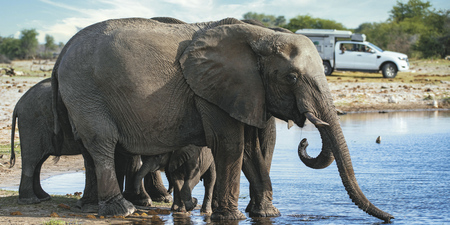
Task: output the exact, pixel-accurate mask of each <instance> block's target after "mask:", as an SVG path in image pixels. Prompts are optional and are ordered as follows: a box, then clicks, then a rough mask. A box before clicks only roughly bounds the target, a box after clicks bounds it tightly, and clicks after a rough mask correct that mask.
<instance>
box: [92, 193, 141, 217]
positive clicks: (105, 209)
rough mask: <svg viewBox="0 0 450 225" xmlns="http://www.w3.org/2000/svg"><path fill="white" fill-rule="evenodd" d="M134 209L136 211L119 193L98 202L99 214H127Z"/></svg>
mask: <svg viewBox="0 0 450 225" xmlns="http://www.w3.org/2000/svg"><path fill="white" fill-rule="evenodd" d="M134 211H136V208H135V207H134V205H133V204H132V203H131V202H129V201H127V200H125V198H123V196H122V195H121V194H119V195H117V196H115V197H112V198H111V199H109V200H106V201H100V202H99V203H98V215H99V216H128V215H131V214H132V213H133V212H134Z"/></svg>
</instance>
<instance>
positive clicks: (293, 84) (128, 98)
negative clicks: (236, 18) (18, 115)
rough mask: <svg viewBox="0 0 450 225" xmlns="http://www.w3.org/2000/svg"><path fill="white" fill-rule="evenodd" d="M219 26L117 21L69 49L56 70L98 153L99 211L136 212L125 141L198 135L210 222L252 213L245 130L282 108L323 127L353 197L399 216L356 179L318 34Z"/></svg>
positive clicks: (372, 210) (183, 140) (135, 144)
mask: <svg viewBox="0 0 450 225" xmlns="http://www.w3.org/2000/svg"><path fill="white" fill-rule="evenodd" d="M221 24H223V23H222V22H221V21H219V22H210V23H199V24H166V23H160V22H157V21H155V20H150V19H140V18H129V19H118V20H108V21H104V22H100V23H97V24H94V25H92V26H89V27H87V28H85V29H83V30H81V31H80V32H78V33H77V34H76V35H75V36H74V37H72V39H71V40H70V41H69V42H68V43H67V45H66V47H65V48H64V49H63V51H62V53H61V55H60V56H59V58H58V61H57V63H56V65H55V68H54V70H53V75H52V79H53V80H52V86H53V88H54V96H55V95H56V94H57V93H58V92H59V93H60V94H61V97H62V100H63V102H64V104H65V105H66V107H67V109H68V112H69V115H70V117H71V118H72V121H73V126H74V129H75V130H76V131H77V132H78V134H79V136H80V138H81V140H82V141H83V143H84V145H85V147H86V148H87V150H88V151H89V153H90V154H91V155H92V157H93V159H94V162H95V169H96V173H97V179H98V182H97V183H98V187H99V201H100V203H99V214H100V215H129V214H131V213H132V212H133V211H134V210H135V208H134V206H133V205H132V204H131V203H129V202H128V201H126V200H125V199H123V197H122V195H121V194H120V190H119V188H118V185H117V182H116V181H115V179H116V178H115V172H114V169H113V168H114V148H115V146H116V145H120V146H122V148H124V149H125V150H126V151H128V152H130V153H133V154H139V155H158V154H164V153H167V152H171V151H173V150H175V149H178V148H179V147H180V146H186V145H189V144H193V145H197V146H205V145H206V146H208V147H209V148H211V150H212V152H213V155H214V159H215V164H216V171H217V182H216V186H215V190H214V194H215V195H216V198H215V199H216V207H214V208H213V214H212V216H211V217H212V219H243V218H245V216H244V215H243V214H242V213H241V212H240V211H239V210H238V207H237V206H238V198H239V179H240V170H241V168H242V161H243V160H242V159H243V153H244V149H245V147H246V146H245V145H246V140H245V136H246V135H245V131H246V129H247V130H249V129H248V128H264V127H265V125H266V123H267V120H268V119H269V115H273V116H275V117H278V118H280V119H282V120H286V121H287V120H293V121H294V122H295V123H296V124H297V125H298V126H300V127H303V126H304V123H305V121H306V119H308V120H310V121H311V122H312V123H313V124H315V125H316V127H318V129H319V131H320V132H321V134H322V138H323V140H322V141H323V145H324V149H331V151H332V153H333V156H334V157H335V159H336V164H337V165H338V168H339V171H340V175H341V178H342V181H343V184H344V186H345V187H346V189H347V191H348V193H349V196H350V198H352V199H353V201H354V202H355V203H356V204H357V205H358V206H359V207H360V208H361V209H363V210H364V211H366V212H367V213H369V214H370V215H373V216H376V217H378V218H380V219H383V220H385V221H388V220H390V219H391V218H392V216H391V215H390V214H388V213H386V212H384V211H382V210H380V209H378V208H376V207H375V206H374V205H372V204H371V203H370V201H368V200H367V198H366V197H365V196H364V195H363V193H362V191H361V190H360V188H359V186H358V184H357V182H356V179H355V177H354V172H353V168H352V165H351V160H350V156H349V151H348V148H347V145H346V143H345V139H344V136H343V134H342V130H341V128H340V125H339V120H338V118H337V115H336V111H335V108H334V106H333V102H332V98H331V94H330V91H329V88H328V85H327V81H326V78H325V75H324V73H323V66H322V60H321V59H320V57H319V55H318V53H317V50H316V49H315V47H314V45H313V44H312V42H311V41H310V40H309V39H308V38H306V37H304V36H301V35H296V34H288V33H281V32H275V31H272V30H269V29H265V28H262V27H258V26H254V25H249V24H244V23H243V24H232V25H221ZM54 107H57V106H54ZM55 130H56V131H57V130H58V129H57V127H56V129H55ZM250 130H252V129H250ZM148 146H152V148H151V149H152V150H151V151H149V148H148Z"/></svg>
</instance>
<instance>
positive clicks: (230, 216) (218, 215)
mask: <svg viewBox="0 0 450 225" xmlns="http://www.w3.org/2000/svg"><path fill="white" fill-rule="evenodd" d="M245 219H246V217H245V215H244V214H243V213H242V212H241V211H239V210H237V209H236V210H234V211H225V210H223V211H221V210H216V211H215V212H213V213H212V214H211V220H245Z"/></svg>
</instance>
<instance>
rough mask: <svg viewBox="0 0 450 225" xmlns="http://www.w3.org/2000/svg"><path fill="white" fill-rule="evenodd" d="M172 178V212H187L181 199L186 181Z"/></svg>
mask: <svg viewBox="0 0 450 225" xmlns="http://www.w3.org/2000/svg"><path fill="white" fill-rule="evenodd" d="M170 177H172V181H171V182H172V184H173V203H172V211H176V212H186V207H185V206H184V202H183V200H182V198H181V188H182V187H183V185H184V180H183V179H179V178H175V177H174V176H170Z"/></svg>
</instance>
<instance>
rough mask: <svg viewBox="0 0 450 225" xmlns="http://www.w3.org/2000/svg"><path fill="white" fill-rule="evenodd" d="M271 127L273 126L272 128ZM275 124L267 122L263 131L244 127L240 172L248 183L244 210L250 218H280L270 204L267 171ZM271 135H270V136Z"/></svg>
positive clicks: (271, 151) (272, 147)
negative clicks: (247, 195) (248, 195)
mask: <svg viewBox="0 0 450 225" xmlns="http://www.w3.org/2000/svg"><path fill="white" fill-rule="evenodd" d="M272 125H273V126H272ZM274 132H275V124H274V122H273V124H272V123H270V121H268V124H267V127H266V128H265V129H261V130H260V129H256V128H254V127H249V126H246V129H245V140H246V144H245V152H244V162H243V166H242V171H243V172H244V174H245V176H246V177H247V179H248V181H249V183H250V203H249V204H248V206H247V208H246V212H249V215H250V216H251V217H274V216H280V215H281V214H280V211H279V210H278V209H277V208H276V207H275V206H274V205H273V203H272V199H273V198H272V195H273V191H272V183H271V181H270V176H269V171H270V164H271V161H272V155H273V149H274V146H275V142H274V141H273V138H274V137H273V138H270V137H272V135H273V136H274V135H275V133H274ZM270 133H271V134H270Z"/></svg>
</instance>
